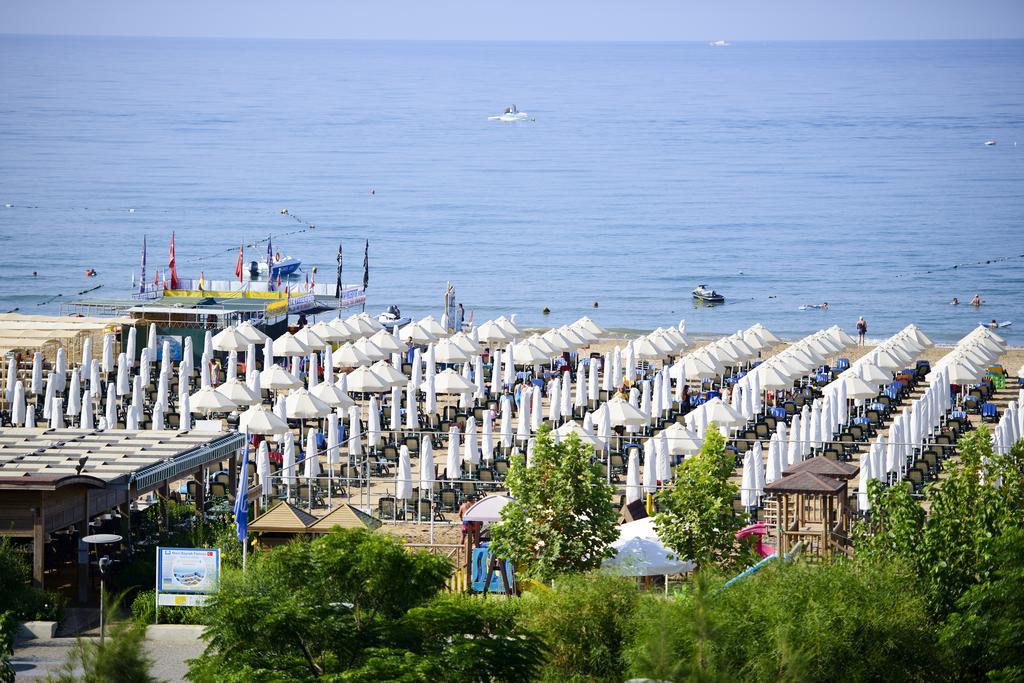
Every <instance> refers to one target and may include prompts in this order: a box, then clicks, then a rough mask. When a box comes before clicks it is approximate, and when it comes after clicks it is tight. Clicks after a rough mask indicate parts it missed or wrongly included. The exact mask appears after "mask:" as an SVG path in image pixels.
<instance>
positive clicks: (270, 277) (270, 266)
mask: <svg viewBox="0 0 1024 683" xmlns="http://www.w3.org/2000/svg"><path fill="white" fill-rule="evenodd" d="M272 239H273V238H272V237H267V289H268V290H270V291H271V292H273V291H274V247H273V245H272V244H271V240H272ZM278 284H281V283H280V282H279V283H278Z"/></svg>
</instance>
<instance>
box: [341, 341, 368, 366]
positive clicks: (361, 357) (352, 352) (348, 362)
mask: <svg viewBox="0 0 1024 683" xmlns="http://www.w3.org/2000/svg"><path fill="white" fill-rule="evenodd" d="M371 363H373V361H372V360H370V357H369V356H367V355H366V354H365V353H363V352H362V351H360V350H359V349H358V348H356V346H355V345H354V344H352V343H351V342H346V343H344V344H342V345H341V346H339V347H338V348H337V349H335V350H334V353H332V354H331V364H332V365H334V367H336V368H356V367H360V366H364V365H370V364H371Z"/></svg>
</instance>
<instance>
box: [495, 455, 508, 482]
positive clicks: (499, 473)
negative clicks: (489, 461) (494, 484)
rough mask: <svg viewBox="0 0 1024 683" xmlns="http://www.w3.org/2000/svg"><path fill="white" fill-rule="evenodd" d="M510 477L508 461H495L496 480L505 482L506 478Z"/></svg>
mask: <svg viewBox="0 0 1024 683" xmlns="http://www.w3.org/2000/svg"><path fill="white" fill-rule="evenodd" d="M507 476H508V459H507V458H498V459H496V460H495V461H494V478H495V479H497V480H498V481H504V480H505V477H507Z"/></svg>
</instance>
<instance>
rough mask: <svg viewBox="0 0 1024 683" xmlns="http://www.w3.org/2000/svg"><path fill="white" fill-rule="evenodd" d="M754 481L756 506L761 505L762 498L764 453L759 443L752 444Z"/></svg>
mask: <svg viewBox="0 0 1024 683" xmlns="http://www.w3.org/2000/svg"><path fill="white" fill-rule="evenodd" d="M753 453H754V481H755V484H756V485H757V492H756V496H757V504H758V505H760V504H761V498H762V497H763V496H764V477H765V475H764V452H763V449H762V447H761V442H760V441H755V442H754V448H753Z"/></svg>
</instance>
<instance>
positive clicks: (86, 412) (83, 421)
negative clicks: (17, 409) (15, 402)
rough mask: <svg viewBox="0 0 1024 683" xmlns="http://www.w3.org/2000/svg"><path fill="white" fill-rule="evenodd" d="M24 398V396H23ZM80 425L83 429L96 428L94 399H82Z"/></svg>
mask: <svg viewBox="0 0 1024 683" xmlns="http://www.w3.org/2000/svg"><path fill="white" fill-rule="evenodd" d="M22 398H24V397H22ZM78 426H79V427H81V428H82V429H88V430H92V429H95V427H96V425H95V421H94V420H93V415H92V400H91V399H86V400H85V401H82V410H81V412H80V413H79V418H78Z"/></svg>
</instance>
